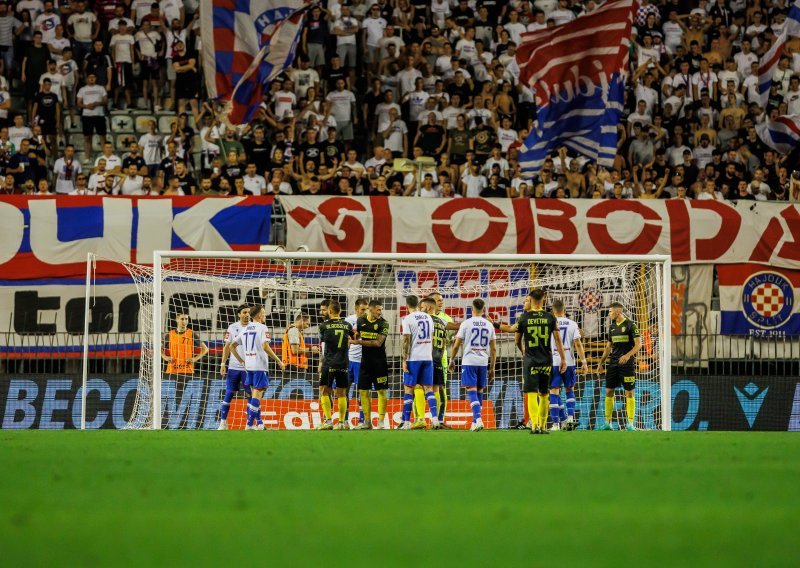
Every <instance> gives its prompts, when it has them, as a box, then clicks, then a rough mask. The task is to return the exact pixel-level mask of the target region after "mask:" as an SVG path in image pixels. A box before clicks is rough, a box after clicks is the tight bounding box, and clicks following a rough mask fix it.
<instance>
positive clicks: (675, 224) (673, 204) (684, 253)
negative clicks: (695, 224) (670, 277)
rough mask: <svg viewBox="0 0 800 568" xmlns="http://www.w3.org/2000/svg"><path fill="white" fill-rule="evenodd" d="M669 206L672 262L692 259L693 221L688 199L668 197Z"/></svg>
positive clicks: (667, 203) (667, 204)
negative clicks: (690, 217) (687, 206)
mask: <svg viewBox="0 0 800 568" xmlns="http://www.w3.org/2000/svg"><path fill="white" fill-rule="evenodd" d="M664 205H666V206H667V216H668V217H669V242H670V248H671V253H672V262H688V261H690V260H691V259H692V248H691V246H690V242H691V226H692V225H691V221H690V220H689V210H688V209H687V208H686V201H684V200H683V199H676V200H674V201H673V200H672V199H668V200H667V202H666V203H665V204H664Z"/></svg>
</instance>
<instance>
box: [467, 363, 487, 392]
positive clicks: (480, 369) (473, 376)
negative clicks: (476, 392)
mask: <svg viewBox="0 0 800 568" xmlns="http://www.w3.org/2000/svg"><path fill="white" fill-rule="evenodd" d="M487 371H488V367H485V366H483V365H464V366H462V367H461V386H462V387H477V388H479V389H482V388H485V387H486V373H487Z"/></svg>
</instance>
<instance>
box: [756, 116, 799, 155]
mask: <svg viewBox="0 0 800 568" xmlns="http://www.w3.org/2000/svg"><path fill="white" fill-rule="evenodd" d="M756 132H757V133H758V137H759V138H761V141H762V142H763V143H764V144H766V145H767V146H769V147H770V148H772V149H773V150H775V151H776V152H778V153H779V154H788V153H789V152H791V151H792V150H793V149H794V148H795V147H796V146H797V145H798V143H800V114H791V115H784V116H779V117H778V118H776V119H775V120H770V119H769V118H768V119H767V120H766V121H764V122H762V123H761V124H757V125H756Z"/></svg>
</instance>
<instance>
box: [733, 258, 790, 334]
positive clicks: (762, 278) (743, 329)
mask: <svg viewBox="0 0 800 568" xmlns="http://www.w3.org/2000/svg"><path fill="white" fill-rule="evenodd" d="M717 273H718V275H719V304H720V311H721V322H720V323H721V325H720V332H721V333H723V334H726V335H757V336H780V337H783V336H789V335H800V313H798V309H797V305H796V303H797V299H798V294H799V293H800V271H798V270H788V269H784V268H778V267H774V266H760V265H757V264H732V265H727V266H718V267H717Z"/></svg>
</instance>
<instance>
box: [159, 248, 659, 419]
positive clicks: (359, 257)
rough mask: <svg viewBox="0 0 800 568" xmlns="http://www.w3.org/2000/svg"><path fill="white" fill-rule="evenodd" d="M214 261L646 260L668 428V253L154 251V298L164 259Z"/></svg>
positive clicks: (160, 310) (607, 261)
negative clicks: (653, 277) (651, 269)
mask: <svg viewBox="0 0 800 568" xmlns="http://www.w3.org/2000/svg"><path fill="white" fill-rule="evenodd" d="M209 257H212V258H217V259H242V260H244V259H256V260H258V259H261V260H273V261H274V260H278V261H292V260H296V261H301V262H302V261H314V260H316V261H336V262H342V263H347V262H354V263H359V262H361V263H370V262H453V263H458V262H482V263H487V264H491V263H508V262H516V263H533V262H549V263H564V264H581V263H593V264H617V263H636V262H647V263H656V264H660V265H661V268H662V269H661V274H660V277H661V286H660V291H661V294H662V298H661V302H660V305H661V314H660V317H659V329H658V333H659V338H660V341H659V354H658V355H659V359H660V361H661V365H660V372H661V377H660V385H661V427H662V429H663V430H666V431H668V430H671V414H672V393H671V390H672V388H671V381H670V380H669V375H670V372H671V368H670V364H669V361H670V357H671V352H672V351H671V335H670V330H669V328H668V322H669V321H670V313H669V309H670V282H671V278H672V276H671V270H672V267H671V257H670V256H668V255H620V254H617V255H589V254H573V255H556V254H539V255H536V254H533V255H522V254H448V253H431V254H427V253H332V252H299V251H298V252H285V251H284V252H280V251H249V252H238V251H219V252H211V251H169V250H158V251H154V252H153V281H154V283H155V285H156V289H155V290H154V297H159V295H160V292H161V290H160V284H161V278H162V264H163V262H164V260H165V259H191V258H209ZM161 318H162V306H161V302H154V303H153V330H154V338H153V345H154V346H159V345H161V341H162V326H161V321H162V320H161ZM153 371H154V376H153V391H152V405H153V416H154V417H158V416H161V350H160V349H158V348H155V349H153ZM160 428H161V420H153V429H160Z"/></svg>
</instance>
